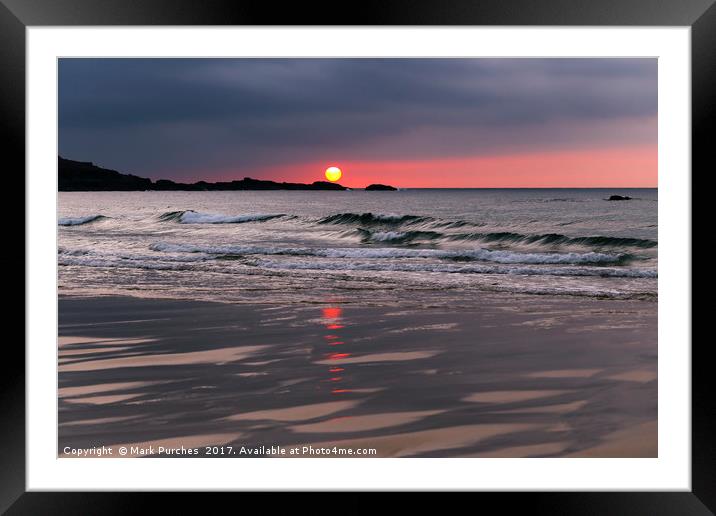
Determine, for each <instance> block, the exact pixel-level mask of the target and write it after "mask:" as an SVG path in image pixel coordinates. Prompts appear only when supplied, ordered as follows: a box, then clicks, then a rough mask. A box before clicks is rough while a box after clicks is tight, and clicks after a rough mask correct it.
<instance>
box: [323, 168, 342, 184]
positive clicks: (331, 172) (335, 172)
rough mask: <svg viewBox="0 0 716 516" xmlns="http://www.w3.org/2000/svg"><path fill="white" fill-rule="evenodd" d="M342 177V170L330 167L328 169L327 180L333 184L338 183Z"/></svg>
mask: <svg viewBox="0 0 716 516" xmlns="http://www.w3.org/2000/svg"><path fill="white" fill-rule="evenodd" d="M342 175H343V172H341V169H340V168H338V167H328V168H327V169H326V179H328V180H329V181H331V182H335V181H338V180H339V179H340V178H341V176H342Z"/></svg>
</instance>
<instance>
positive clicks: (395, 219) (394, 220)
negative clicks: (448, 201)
mask: <svg viewBox="0 0 716 516" xmlns="http://www.w3.org/2000/svg"><path fill="white" fill-rule="evenodd" d="M433 220H435V219H433V218H432V217H423V216H420V215H395V214H382V213H370V212H368V213H337V214H335V215H329V216H328V217H323V218H322V219H319V220H318V223H319V224H359V225H362V226H369V225H375V224H392V225H400V224H418V223H421V222H430V221H433Z"/></svg>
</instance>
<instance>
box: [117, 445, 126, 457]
mask: <svg viewBox="0 0 716 516" xmlns="http://www.w3.org/2000/svg"><path fill="white" fill-rule="evenodd" d="M119 454H120V455H127V448H125V447H124V446H122V447H121V448H120V449H119Z"/></svg>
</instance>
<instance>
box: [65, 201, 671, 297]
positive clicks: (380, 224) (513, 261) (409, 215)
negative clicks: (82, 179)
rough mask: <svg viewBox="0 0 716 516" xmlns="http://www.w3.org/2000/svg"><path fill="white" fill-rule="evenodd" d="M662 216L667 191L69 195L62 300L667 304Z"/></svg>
mask: <svg viewBox="0 0 716 516" xmlns="http://www.w3.org/2000/svg"><path fill="white" fill-rule="evenodd" d="M612 194H618V195H628V196H630V197H632V198H633V199H632V200H630V201H607V200H606V198H608V197H609V195H612ZM657 208H658V200H657V190H656V189H634V190H632V189H629V190H626V189H608V190H602V189H505V190H492V189H490V190H480V189H459V190H458V189H456V190H450V189H444V190H431V189H414V190H410V189H408V190H401V191H398V192H365V191H362V190H361V191H345V192H301V191H290V192H289V191H267V192H259V191H243V192H62V193H60V194H59V214H58V265H59V273H58V274H59V291H60V293H61V294H71V295H98V294H113V295H117V294H119V295H134V296H141V297H155V298H179V299H198V300H211V301H221V302H239V303H271V304H273V303H337V302H338V303H360V304H364V305H385V306H395V305H402V306H455V305H456V303H458V304H459V306H470V305H471V304H472V303H474V304H475V306H477V305H479V300H480V298H481V296H484V295H488V293H489V294H496V295H510V294H533V295H535V296H537V295H559V296H588V297H605V298H619V299H622V298H626V299H633V298H638V299H646V300H656V296H657V281H658V278H657V276H658V275H657V254H658V240H657V211H658V209H657Z"/></svg>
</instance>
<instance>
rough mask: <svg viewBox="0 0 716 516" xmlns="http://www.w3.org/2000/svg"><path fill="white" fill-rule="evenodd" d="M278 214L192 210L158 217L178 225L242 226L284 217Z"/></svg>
mask: <svg viewBox="0 0 716 516" xmlns="http://www.w3.org/2000/svg"><path fill="white" fill-rule="evenodd" d="M284 216H285V215H284V214H283V213H279V214H248V215H216V214H213V213H200V212H196V211H193V210H184V211H169V212H166V213H163V214H162V215H160V217H159V219H160V220H164V221H169V220H175V221H177V222H179V223H180V224H242V223H245V222H263V221H266V220H271V219H277V218H279V217H284Z"/></svg>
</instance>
